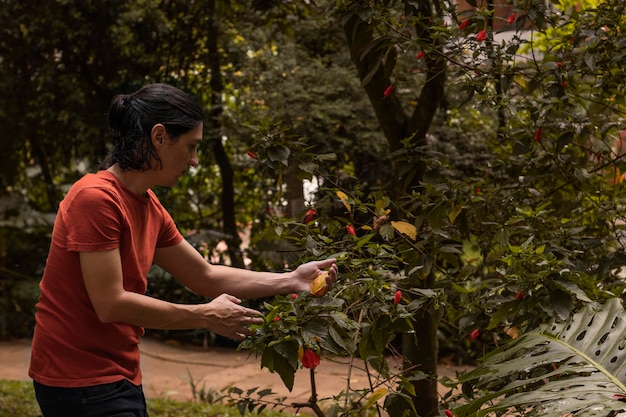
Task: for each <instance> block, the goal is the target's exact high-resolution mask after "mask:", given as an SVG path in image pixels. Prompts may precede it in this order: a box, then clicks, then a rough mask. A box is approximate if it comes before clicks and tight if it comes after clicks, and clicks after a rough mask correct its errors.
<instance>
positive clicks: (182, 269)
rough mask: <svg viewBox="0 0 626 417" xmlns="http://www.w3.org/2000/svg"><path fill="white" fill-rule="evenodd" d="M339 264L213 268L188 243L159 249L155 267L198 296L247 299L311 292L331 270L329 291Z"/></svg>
mask: <svg viewBox="0 0 626 417" xmlns="http://www.w3.org/2000/svg"><path fill="white" fill-rule="evenodd" d="M335 262H336V261H335V259H327V260H323V261H313V262H308V263H306V264H302V265H300V266H299V267H298V268H297V269H296V270H295V271H291V272H284V273H274V272H257V271H250V270H247V269H241V268H232V267H228V266H224V265H211V264H209V263H208V262H207V261H206V260H205V259H204V258H202V256H201V255H200V253H199V252H198V251H197V250H196V249H195V248H194V247H193V246H191V245H190V244H189V242H187V241H185V240H183V241H182V242H181V243H179V244H178V245H174V246H170V247H167V248H160V249H157V250H156V254H155V258H154V263H155V264H157V265H158V266H160V267H161V268H163V269H165V270H166V271H167V272H169V273H170V274H172V275H173V276H174V277H175V278H176V279H178V280H179V281H181V282H182V283H183V284H185V285H186V286H187V287H188V288H189V289H191V290H192V291H194V292H195V293H197V294H200V295H204V296H207V297H217V296H218V295H220V294H232V295H234V296H236V297H239V298H246V299H251V298H262V297H267V296H272V295H277V294H288V293H299V292H302V291H308V290H309V284H310V282H311V281H313V279H315V277H317V276H318V275H319V274H320V273H321V272H322V270H325V269H328V271H329V274H328V278H327V283H326V286H327V289H328V288H330V286H331V285H332V283H333V282H334V281H335V279H336V277H337V265H336V264H335Z"/></svg>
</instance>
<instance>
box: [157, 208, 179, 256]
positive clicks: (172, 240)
mask: <svg viewBox="0 0 626 417" xmlns="http://www.w3.org/2000/svg"><path fill="white" fill-rule="evenodd" d="M161 210H162V213H163V227H162V228H161V232H160V233H159V240H158V241H157V245H156V246H157V248H167V247H168V246H174V245H178V244H179V243H180V242H182V240H183V235H182V234H181V233H180V231H179V230H178V227H176V223H175V222H174V219H172V216H171V215H170V213H169V212H168V211H167V210H165V208H164V207H163V206H161Z"/></svg>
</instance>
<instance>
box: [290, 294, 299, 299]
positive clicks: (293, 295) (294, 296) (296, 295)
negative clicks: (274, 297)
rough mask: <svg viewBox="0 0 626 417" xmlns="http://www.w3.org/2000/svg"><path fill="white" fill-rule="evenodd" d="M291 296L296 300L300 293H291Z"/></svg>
mask: <svg viewBox="0 0 626 417" xmlns="http://www.w3.org/2000/svg"><path fill="white" fill-rule="evenodd" d="M290 297H291V298H293V299H294V300H295V299H296V298H298V294H291V295H290Z"/></svg>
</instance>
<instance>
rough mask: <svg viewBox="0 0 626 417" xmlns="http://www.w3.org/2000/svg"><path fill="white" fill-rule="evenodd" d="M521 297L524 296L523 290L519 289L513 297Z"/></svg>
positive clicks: (517, 298) (519, 298) (518, 298)
mask: <svg viewBox="0 0 626 417" xmlns="http://www.w3.org/2000/svg"><path fill="white" fill-rule="evenodd" d="M522 298H524V290H519V291H518V292H517V294H515V299H516V300H521V299H522Z"/></svg>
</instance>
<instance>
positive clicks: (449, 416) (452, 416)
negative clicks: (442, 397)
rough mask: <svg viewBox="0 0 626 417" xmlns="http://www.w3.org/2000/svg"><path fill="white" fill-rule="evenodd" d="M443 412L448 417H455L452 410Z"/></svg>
mask: <svg viewBox="0 0 626 417" xmlns="http://www.w3.org/2000/svg"><path fill="white" fill-rule="evenodd" d="M443 412H444V413H446V417H454V414H452V411H450V410H444V411H443Z"/></svg>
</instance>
